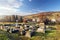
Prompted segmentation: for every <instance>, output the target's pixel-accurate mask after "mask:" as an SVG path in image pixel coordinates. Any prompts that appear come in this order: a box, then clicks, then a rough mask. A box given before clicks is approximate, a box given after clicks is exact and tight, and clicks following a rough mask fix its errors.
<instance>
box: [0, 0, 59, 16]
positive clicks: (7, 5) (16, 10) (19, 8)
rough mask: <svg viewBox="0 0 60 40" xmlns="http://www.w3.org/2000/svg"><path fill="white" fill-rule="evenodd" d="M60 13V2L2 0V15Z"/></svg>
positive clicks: (55, 0)
mask: <svg viewBox="0 0 60 40" xmlns="http://www.w3.org/2000/svg"><path fill="white" fill-rule="evenodd" d="M49 11H60V0H0V15H30V14H36V13H40V12H49Z"/></svg>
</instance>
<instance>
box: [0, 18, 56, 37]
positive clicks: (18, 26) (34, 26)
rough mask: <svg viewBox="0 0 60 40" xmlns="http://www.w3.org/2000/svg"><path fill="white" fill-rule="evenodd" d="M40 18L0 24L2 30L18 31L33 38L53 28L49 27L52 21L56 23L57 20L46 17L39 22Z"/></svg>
mask: <svg viewBox="0 0 60 40" xmlns="http://www.w3.org/2000/svg"><path fill="white" fill-rule="evenodd" d="M39 21H40V20H39V19H32V21H31V20H27V23H26V21H25V23H24V22H23V23H19V22H18V20H16V22H15V23H5V24H4V23H2V24H1V25H0V30H3V31H6V32H9V33H17V32H19V33H20V35H23V36H25V37H29V38H31V37H32V36H34V35H35V34H36V32H38V33H43V34H44V33H45V31H46V30H52V28H49V25H50V24H51V23H52V24H53V25H54V24H55V22H56V20H54V19H53V20H48V19H45V20H44V21H41V22H39Z"/></svg>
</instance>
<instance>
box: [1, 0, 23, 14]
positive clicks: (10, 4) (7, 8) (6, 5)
mask: <svg viewBox="0 0 60 40" xmlns="http://www.w3.org/2000/svg"><path fill="white" fill-rule="evenodd" d="M22 5H23V2H22V0H19V1H18V0H0V15H15V14H17V13H18V9H17V8H20V7H21V6H22ZM19 14H20V13H19Z"/></svg>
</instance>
